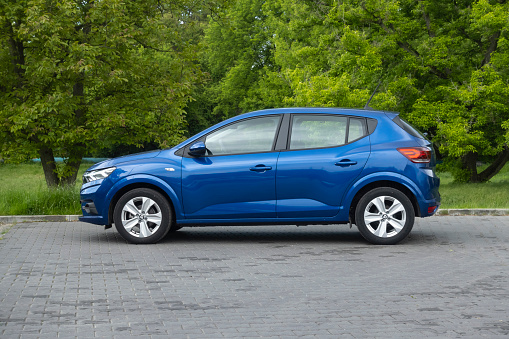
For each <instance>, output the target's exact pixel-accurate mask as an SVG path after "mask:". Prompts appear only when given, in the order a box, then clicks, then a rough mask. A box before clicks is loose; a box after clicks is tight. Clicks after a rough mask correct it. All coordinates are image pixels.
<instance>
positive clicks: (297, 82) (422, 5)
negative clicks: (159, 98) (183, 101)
mask: <svg viewBox="0 0 509 339" xmlns="http://www.w3.org/2000/svg"><path fill="white" fill-rule="evenodd" d="M508 12H509V4H508V3H507V1H506V0H499V1H496V0H490V1H488V0H477V1H468V0H467V1H454V2H450V3H449V2H443V1H438V0H421V1H414V0H401V1H395V0H392V1H385V0H384V1H382V0H343V1H332V0H320V1H318V0H299V1H288V0H273V1H261V0H242V1H239V2H237V4H236V6H235V8H234V9H233V10H232V11H230V12H229V13H228V15H229V16H230V22H229V25H223V26H221V25H213V24H211V26H210V27H209V29H208V30H207V42H208V43H209V46H210V48H209V52H208V55H209V56H210V60H209V62H208V64H209V65H210V69H211V70H212V74H215V76H216V77H217V81H216V87H211V88H215V89H216V94H217V95H216V97H217V98H218V100H217V102H216V105H215V108H214V110H215V111H220V112H224V113H225V115H227V116H228V115H233V114H238V113H241V112H244V111H247V110H252V109H257V108H265V107H278V106H343V107H357V108H360V107H363V106H364V104H365V103H366V101H367V99H368V98H369V96H370V94H371V92H372V90H373V89H374V88H375V87H376V85H377V83H378V82H379V81H380V80H382V86H381V87H380V90H379V91H378V94H377V95H376V96H375V97H374V99H373V101H372V102H371V104H370V105H371V106H372V107H374V108H378V109H384V110H395V111H399V112H401V113H402V116H403V117H406V118H407V119H408V120H410V122H412V123H413V124H416V125H417V126H418V127H419V128H420V129H422V130H425V131H427V132H428V133H429V135H430V136H431V137H432V139H433V141H434V142H435V144H436V145H437V146H438V149H439V151H440V154H441V155H442V156H443V157H445V164H446V165H447V167H448V169H449V170H451V171H452V172H453V175H454V176H455V179H456V180H458V181H470V182H484V181H487V180H489V179H490V178H492V177H493V176H494V175H495V174H496V173H498V171H499V170H500V169H501V168H502V167H503V166H504V165H505V164H506V163H507V161H508V160H509V148H508V141H509V68H508V67H507V65H509V42H508V41H509V40H508V35H509V30H508V28H509V17H508V15H507V13H508ZM479 160H484V161H488V162H491V164H490V165H489V166H488V167H487V168H486V169H485V170H483V171H482V172H479V173H478V170H477V166H476V163H477V162H478V161H479Z"/></svg>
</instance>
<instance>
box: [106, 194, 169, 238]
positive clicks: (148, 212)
mask: <svg viewBox="0 0 509 339" xmlns="http://www.w3.org/2000/svg"><path fill="white" fill-rule="evenodd" d="M113 221H114V223H115V227H116V229H117V231H118V233H120V235H121V236H122V237H123V238H124V239H125V240H127V241H128V242H131V243H135V244H153V243H156V242H158V241H159V240H161V239H162V238H163V237H164V236H165V235H166V234H167V233H168V231H169V230H170V228H171V221H172V214H171V208H170V205H169V203H168V201H167V200H166V199H165V197H164V196H162V195H161V194H160V193H159V192H156V191H154V190H152V189H148V188H136V189H133V190H131V191H129V192H127V193H125V194H124V195H123V196H122V197H121V198H120V199H119V200H118V202H117V204H116V205H115V210H114V212H113Z"/></svg>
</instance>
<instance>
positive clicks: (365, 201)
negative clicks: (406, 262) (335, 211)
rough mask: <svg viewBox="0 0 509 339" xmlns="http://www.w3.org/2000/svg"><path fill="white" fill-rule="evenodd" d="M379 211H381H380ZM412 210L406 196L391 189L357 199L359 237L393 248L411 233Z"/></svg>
mask: <svg viewBox="0 0 509 339" xmlns="http://www.w3.org/2000/svg"><path fill="white" fill-rule="evenodd" d="M380 208H382V209H383V211H379V210H380ZM414 221H415V211H414V208H413V206H412V203H411V201H410V199H408V197H407V196H406V195H405V194H404V193H402V192H401V191H399V190H397V189H395V188H391V187H380V188H375V189H373V190H371V191H369V192H367V193H366V194H364V196H363V197H362V198H361V199H360V200H359V203H358V204H357V207H356V209H355V222H356V224H357V228H358V229H359V232H360V233H361V235H362V236H363V237H364V239H366V240H367V241H369V242H370V243H372V244H375V245H394V244H397V243H398V242H400V241H401V240H403V239H405V238H406V237H407V235H408V234H409V233H410V231H411V230H412V227H413V226H414Z"/></svg>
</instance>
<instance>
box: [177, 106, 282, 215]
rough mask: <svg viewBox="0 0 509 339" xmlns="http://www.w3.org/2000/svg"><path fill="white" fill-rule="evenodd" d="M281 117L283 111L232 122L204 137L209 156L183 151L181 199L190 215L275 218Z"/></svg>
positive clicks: (202, 139)
mask: <svg viewBox="0 0 509 339" xmlns="http://www.w3.org/2000/svg"><path fill="white" fill-rule="evenodd" d="M280 120H281V115H268V116H263V117H255V118H249V119H244V120H241V121H237V122H234V123H232V124H229V125H227V126H224V127H221V128H219V129H217V130H215V131H213V132H211V133H209V134H208V135H206V136H204V137H202V138H200V140H199V141H203V142H204V143H205V146H206V147H207V154H206V155H204V156H200V157H193V156H190V155H188V153H187V152H185V154H184V157H183V158H182V198H183V205H184V212H185V216H186V218H187V219H246V218H274V217H275V216H276V193H275V174H276V165H277V157H278V154H279V152H276V151H274V142H275V138H276V133H277V130H278V128H279V124H280ZM191 144H193V143H191ZM189 146H191V145H189Z"/></svg>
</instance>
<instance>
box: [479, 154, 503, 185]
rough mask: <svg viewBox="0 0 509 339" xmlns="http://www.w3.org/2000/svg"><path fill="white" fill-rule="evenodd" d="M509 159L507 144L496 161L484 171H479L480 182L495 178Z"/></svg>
mask: <svg viewBox="0 0 509 339" xmlns="http://www.w3.org/2000/svg"><path fill="white" fill-rule="evenodd" d="M508 161H509V147H507V146H505V147H504V150H503V151H502V152H501V153H500V154H499V155H498V156H497V158H496V159H495V161H493V162H492V163H491V165H489V166H488V168H486V169H485V170H484V171H482V172H481V173H479V182H486V181H488V180H490V179H491V178H493V177H494V176H495V175H496V174H497V173H498V172H500V170H501V169H502V168H503V167H504V165H505V164H506V163H507V162H508Z"/></svg>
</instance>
